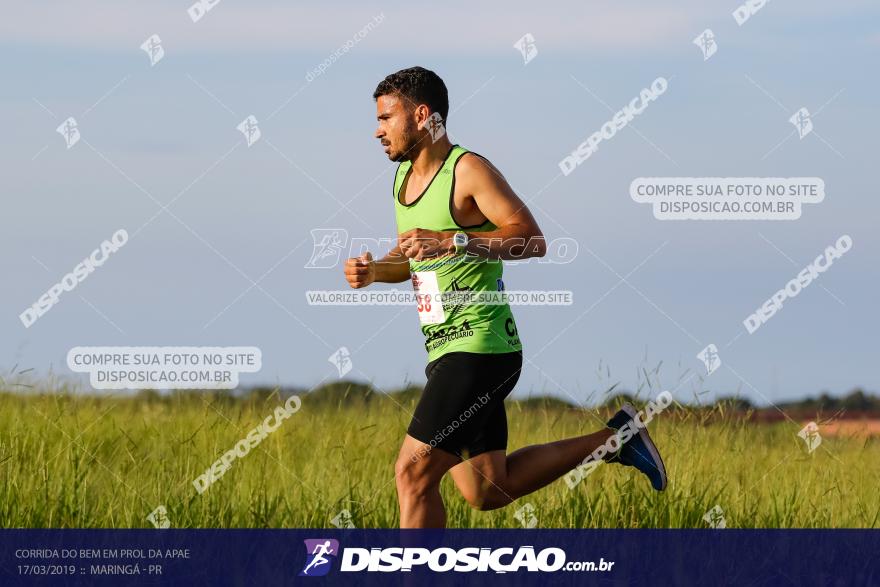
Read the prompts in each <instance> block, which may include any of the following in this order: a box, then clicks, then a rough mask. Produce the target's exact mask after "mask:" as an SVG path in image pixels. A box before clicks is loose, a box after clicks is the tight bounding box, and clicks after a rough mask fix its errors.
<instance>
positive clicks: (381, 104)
mask: <svg viewBox="0 0 880 587" xmlns="http://www.w3.org/2000/svg"><path fill="white" fill-rule="evenodd" d="M407 105H408V101H407V100H406V98H402V97H400V96H397V95H393V94H391V95H386V96H379V97H378V98H377V99H376V118H377V119H378V120H379V127H378V128H377V129H376V134H375V137H376V138H377V139H379V141H380V142H381V143H382V146H383V147H385V154H386V155H388V158H389V159H390V160H392V161H396V162H400V161H406V160H408V159H410V158H411V157H412V155H413V154H414V153H413V152H411V151H412V150H413V147H414V146H415V145H416V143H418V141H419V134H420V132H419V128H418V125H417V124H416V119H415V111H414V109H413V108H407Z"/></svg>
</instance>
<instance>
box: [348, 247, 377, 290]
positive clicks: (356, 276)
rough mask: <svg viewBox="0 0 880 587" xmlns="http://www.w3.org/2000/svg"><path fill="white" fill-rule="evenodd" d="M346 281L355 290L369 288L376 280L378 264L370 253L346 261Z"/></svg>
mask: <svg viewBox="0 0 880 587" xmlns="http://www.w3.org/2000/svg"><path fill="white" fill-rule="evenodd" d="M345 279H346V280H348V285H350V286H351V287H353V288H354V289H359V288H361V287H367V286H368V285H370V284H371V283H373V282H374V281H375V280H376V263H375V261H373V255H371V254H370V251H367V252H366V253H364V254H363V255H361V256H360V257H352V258H350V259H348V260H346V261H345Z"/></svg>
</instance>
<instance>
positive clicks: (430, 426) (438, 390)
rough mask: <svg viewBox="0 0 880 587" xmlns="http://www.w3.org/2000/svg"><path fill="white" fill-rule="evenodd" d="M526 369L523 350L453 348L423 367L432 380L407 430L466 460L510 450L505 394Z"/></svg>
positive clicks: (414, 435)
mask: <svg viewBox="0 0 880 587" xmlns="http://www.w3.org/2000/svg"><path fill="white" fill-rule="evenodd" d="M521 369H522V351H515V352H511V353H502V354H487V353H467V352H450V353H446V354H445V355H443V356H442V357H439V358H438V359H436V360H434V361H431V362H430V363H428V366H427V367H426V368H425V375H426V376H427V378H428V383H427V384H426V385H425V390H424V391H423V392H422V397H421V399H419V403H418V405H417V406H416V411H415V414H414V415H413V419H412V422H410V425H409V428H408V429H407V433H408V434H409V435H410V436H412V437H413V438H415V439H416V440H420V441H421V442H424V443H425V444H430V445H431V446H432V447H437V448H440V449H442V450H444V451H446V452H448V453H452V454H455V455H457V456H459V457H461V458H462V459H465V460H466V459H468V458H470V457H474V456H477V455H478V454H481V453H484V452H488V451H490V450H506V449H507V414H506V412H505V411H504V398H505V397H507V395H508V394H509V393H510V392H511V391H513V387H514V386H515V385H516V382H517V380H518V379H519V374H520V370H521Z"/></svg>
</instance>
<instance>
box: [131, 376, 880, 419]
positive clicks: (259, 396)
mask: <svg viewBox="0 0 880 587" xmlns="http://www.w3.org/2000/svg"><path fill="white" fill-rule="evenodd" d="M421 392H422V388H421V387H420V386H416V385H410V386H407V387H404V388H401V389H394V390H381V389H378V388H376V387H373V386H372V385H369V384H366V383H358V382H353V381H336V382H333V383H328V384H326V385H321V386H319V387H317V388H315V389H313V390H307V389H302V388H292V387H274V388H272V387H262V386H260V387H252V388H247V389H244V390H235V391H212V392H209V393H210V394H211V395H213V396H214V398H215V399H219V400H221V401H222V400H223V399H225V400H227V401H231V402H235V401H241V400H245V401H259V402H265V401H271V399H272V398H273V397H277V398H279V399H282V398H286V397H288V396H290V395H293V394H296V395H299V396H300V397H303V398H306V397H307V398H308V401H309V403H311V404H313V405H314V404H327V405H328V406H330V405H332V406H334V407H340V408H341V407H345V406H357V405H363V404H369V403H372V402H375V401H384V400H387V399H388V398H389V397H390V398H392V399H393V400H394V401H395V402H397V403H399V404H402V405H403V404H408V403H413V402H415V401H417V400H418V398H419V395H420V394H421ZM193 393H197V394H201V393H203V392H193V391H178V392H172V393H171V394H160V393H159V392H156V391H152V390H144V391H141V392H138V394H137V395H136V397H139V398H153V399H156V400H160V399H161V398H167V397H169V395H170V396H180V395H187V394H193ZM648 399H650V397H648V396H647V395H644V394H640V395H638V396H634V395H632V394H629V393H626V392H619V393H615V394H613V395H610V396H607V397H606V398H604V400H603V401H601V402H598V403H596V404H594V405H590V406H586V407H590V408H607V409H616V408H617V407H618V406H620V405H621V404H623V403H624V402H632V403H634V404H636V405H642V404H644V403H646V402H647V400H648ZM508 401H510V402H511V403H512V404H515V405H517V406H518V407H520V408H522V409H528V408H556V409H581V408H583V407H585V406H579V405H577V404H575V403H574V402H572V401H567V400H566V399H564V398H560V397H557V396H538V397H529V398H527V399H514V400H508ZM676 403H677V404H678V405H679V406H681V407H683V408H689V409H697V410H701V409H703V410H705V409H715V408H718V409H721V410H725V411H736V412H743V413H744V414H752V416H751V417H755V418H757V419H765V418H764V417H763V416H762V414H766V416H767V418H769V419H775V416H774V413H778V414H779V415H780V417H781V412H780V410H782V411H785V412H786V413H791V414H800V413H804V414H807V413H824V414H831V413H841V412H842V413H849V414H864V413H877V414H880V397H878V396H877V395H873V394H868V393H865V392H864V391H863V390H861V389H855V390H853V391H851V392H850V393H848V394H847V395H845V396H843V397H833V396H831V395H829V394H827V393H822V394H820V395H819V396H818V397H807V398H805V399H803V400H800V401H787V402H779V403H777V404H774V405H756V404H754V403H752V402H751V401H749V400H748V399H746V398H743V397H739V396H723V397H720V398H719V399H717V400H716V401H714V402H711V403H710V402H707V403H699V404H698V403H696V402H687V401H677V402H676Z"/></svg>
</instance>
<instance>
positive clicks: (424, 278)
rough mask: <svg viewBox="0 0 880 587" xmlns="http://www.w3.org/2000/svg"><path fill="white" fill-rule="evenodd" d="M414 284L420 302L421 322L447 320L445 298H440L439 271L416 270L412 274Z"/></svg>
mask: <svg viewBox="0 0 880 587" xmlns="http://www.w3.org/2000/svg"><path fill="white" fill-rule="evenodd" d="M412 284H413V290H414V291H415V293H416V302H417V303H418V306H417V308H418V310H419V322H421V323H422V324H441V323H443V322H446V313H445V312H443V300H441V299H440V286H439V285H437V273H436V272H435V271H416V272H415V273H413V274H412Z"/></svg>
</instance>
